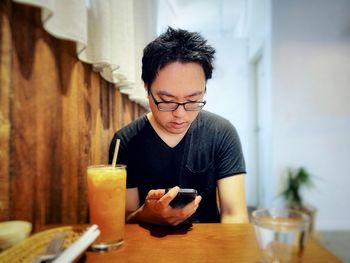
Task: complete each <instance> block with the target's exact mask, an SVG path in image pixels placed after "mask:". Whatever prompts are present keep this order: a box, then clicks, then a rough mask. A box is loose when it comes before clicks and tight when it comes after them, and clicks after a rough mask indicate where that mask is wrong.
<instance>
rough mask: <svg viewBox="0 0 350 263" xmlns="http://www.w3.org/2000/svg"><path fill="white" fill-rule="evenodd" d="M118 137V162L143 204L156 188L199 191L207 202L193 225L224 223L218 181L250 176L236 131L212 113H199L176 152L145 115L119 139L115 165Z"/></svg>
mask: <svg viewBox="0 0 350 263" xmlns="http://www.w3.org/2000/svg"><path fill="white" fill-rule="evenodd" d="M118 138H119V139H120V148H119V154H118V163H121V164H126V165H127V187H128V188H133V187H137V188H138V190H139V196H140V202H141V204H143V203H144V200H145V198H146V196H147V193H148V191H149V190H151V189H164V188H169V187H174V186H175V185H178V186H180V187H182V188H194V189H196V190H197V191H198V193H199V194H200V195H201V196H202V201H201V203H200V205H199V208H198V209H197V211H196V213H195V214H194V215H193V216H192V217H191V218H190V221H191V222H219V221H220V215H219V211H218V208H217V202H216V182H217V180H219V179H222V178H225V177H228V176H233V175H236V174H241V173H245V163H244V158H243V154H242V149H241V143H240V140H239V137H238V134H237V132H236V129H235V128H234V127H233V126H232V124H231V123H230V122H229V121H227V120H226V119H224V118H222V117H220V116H218V115H215V114H213V113H209V112H207V111H200V113H199V114H198V116H197V118H196V119H195V121H194V122H193V123H192V124H191V127H190V128H189V129H188V131H187V133H186V135H185V136H184V138H183V139H182V140H181V141H180V143H179V144H177V145H176V146H175V147H173V148H171V147H169V146H168V145H167V144H166V143H165V142H164V141H163V140H162V139H161V138H160V137H159V136H158V134H157V133H156V132H155V130H154V129H153V127H152V126H151V124H150V122H149V121H148V119H147V116H146V115H144V116H142V117H140V118H139V119H137V120H135V121H134V122H132V123H131V124H129V125H128V126H126V127H124V128H122V129H121V130H119V131H118V132H117V133H116V134H115V135H114V137H113V139H112V142H111V145H110V149H109V160H110V162H111V160H112V157H113V152H114V147H115V142H116V139H118Z"/></svg>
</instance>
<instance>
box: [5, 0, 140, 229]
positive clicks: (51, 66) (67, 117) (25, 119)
mask: <svg viewBox="0 0 350 263" xmlns="http://www.w3.org/2000/svg"><path fill="white" fill-rule="evenodd" d="M0 5H1V9H0V10H1V12H0V17H1V20H0V21H1V24H0V26H1V27H0V29H1V30H0V32H1V42H0V43H1V44H0V48H1V49H0V52H1V53H0V58H1V67H0V70H1V71H0V73H1V75H0V76H1V79H0V83H1V89H0V95H1V96H0V102H1V106H0V124H1V128H0V146H1V148H0V154H1V158H0V172H1V174H0V183H1V184H0V211H1V214H0V220H8V219H22V220H28V221H31V222H32V223H33V224H34V226H35V228H38V227H39V228H40V227H42V226H44V225H46V224H57V223H63V224H76V223H86V222H87V221H88V208H87V198H86V174H85V169H86V167H87V166H88V165H89V164H101V163H107V161H108V147H109V143H110V140H111V138H112V136H113V134H114V132H115V131H116V130H118V129H120V128H121V127H122V126H124V125H125V124H127V123H128V122H130V121H132V120H133V119H135V118H136V117H137V116H139V115H141V114H143V113H145V109H143V108H142V107H140V106H138V105H136V104H135V103H133V102H131V101H130V100H129V99H128V97H127V96H125V95H122V94H121V93H120V92H119V90H118V89H116V88H115V87H114V86H113V85H112V84H110V83H107V82H106V81H105V80H103V79H102V78H101V77H100V76H99V75H98V74H97V73H95V72H93V71H92V68H91V66H90V65H88V64H84V63H81V62H80V61H79V60H78V59H77V56H76V47H75V43H73V42H69V41H63V40H59V39H56V38H54V37H52V36H50V35H49V34H48V33H46V31H45V30H44V29H43V28H42V24H41V18H40V9H38V8H35V7H31V6H26V5H22V4H16V3H13V2H12V1H10V0H5V1H1V3H0ZM125 109H127V110H126V111H124V110H125Z"/></svg>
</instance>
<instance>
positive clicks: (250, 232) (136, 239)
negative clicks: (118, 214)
mask: <svg viewBox="0 0 350 263" xmlns="http://www.w3.org/2000/svg"><path fill="white" fill-rule="evenodd" d="M260 258H261V253H260V251H259V248H258V244H257V240H256V237H255V232H254V226H253V225H251V224H193V225H191V226H178V227H165V226H164V227H163V226H150V225H137V224H127V225H126V226H125V242H124V245H123V246H122V247H121V248H120V249H118V250H116V251H112V252H108V253H96V252H90V251H87V252H85V254H84V255H82V256H81V257H80V259H79V261H78V262H107V263H108V262H142V263H147V262H152V263H153V262H253V263H254V262H260ZM303 262H341V261H340V260H339V259H338V258H337V257H335V256H334V255H333V254H332V253H330V252H329V251H328V250H327V249H326V248H325V247H323V246H322V245H321V244H320V243H319V242H318V241H317V240H315V239H313V238H310V239H309V241H308V244H307V246H306V250H305V253H304V257H303Z"/></svg>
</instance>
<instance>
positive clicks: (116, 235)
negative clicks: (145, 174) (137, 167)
mask: <svg viewBox="0 0 350 263" xmlns="http://www.w3.org/2000/svg"><path fill="white" fill-rule="evenodd" d="M87 182H88V197H89V208H90V223H92V224H96V225H98V227H99V229H100V231H101V234H100V236H99V237H98V238H97V240H96V241H95V242H94V243H93V244H92V250H95V251H109V250H113V249H117V248H118V247H120V246H121V245H122V244H123V241H124V224H125V189H126V166H125V165H116V166H112V165H96V166H89V167H88V168H87Z"/></svg>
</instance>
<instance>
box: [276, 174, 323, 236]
mask: <svg viewBox="0 0 350 263" xmlns="http://www.w3.org/2000/svg"><path fill="white" fill-rule="evenodd" d="M313 186H314V183H313V178H312V176H311V174H310V173H309V172H308V171H307V170H306V169H305V168H303V167H301V168H298V169H291V168H289V169H288V172H287V178H286V181H285V184H284V189H283V190H282V193H281V194H280V195H281V196H282V197H283V198H284V200H285V202H286V205H287V206H288V207H289V208H291V209H294V210H299V211H301V212H304V213H306V214H307V215H309V216H310V219H311V222H310V229H309V231H310V233H311V232H313V230H314V226H315V216H316V209H315V208H314V207H312V206H310V205H306V204H305V203H304V200H303V196H302V190H304V189H305V188H311V187H313Z"/></svg>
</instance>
